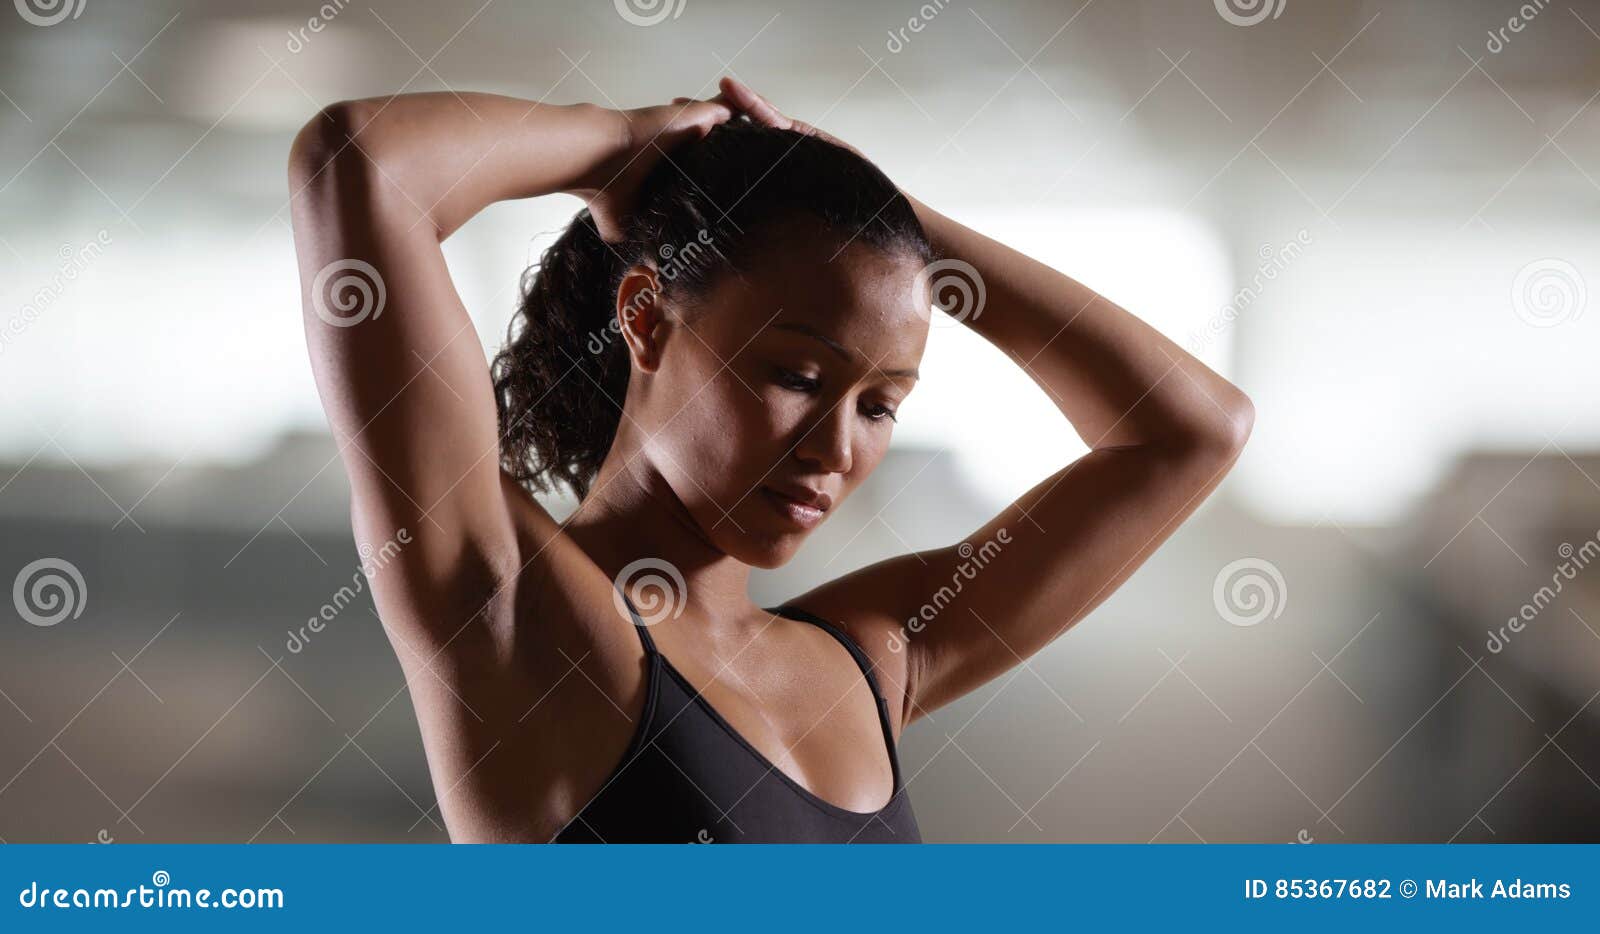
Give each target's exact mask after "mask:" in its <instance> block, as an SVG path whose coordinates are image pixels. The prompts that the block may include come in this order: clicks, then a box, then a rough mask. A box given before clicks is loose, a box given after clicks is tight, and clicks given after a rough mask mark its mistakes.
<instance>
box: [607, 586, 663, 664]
mask: <svg viewBox="0 0 1600 934" xmlns="http://www.w3.org/2000/svg"><path fill="white" fill-rule="evenodd" d="M617 594H618V595H619V596H621V597H622V602H623V603H626V604H627V606H628V615H629V616H632V617H633V631H634V632H636V633H638V634H639V641H640V642H642V643H644V654H645V655H646V656H648V657H652V658H654V657H656V656H659V655H660V654H661V653H660V652H657V651H656V640H654V639H652V638H650V624H649V623H646V622H645V621H644V620H643V619H641V618H640V617H639V611H638V610H637V609H636V608H635V607H634V605H633V601H632V600H629V599H628V595H627V594H625V593H623V592H622V591H621V590H620V589H619V590H618V591H617Z"/></svg>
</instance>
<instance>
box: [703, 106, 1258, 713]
mask: <svg viewBox="0 0 1600 934" xmlns="http://www.w3.org/2000/svg"><path fill="white" fill-rule="evenodd" d="M722 90H723V98H724V99H726V100H728V101H729V102H731V103H733V104H734V105H735V106H736V107H738V108H739V109H741V110H743V111H745V112H746V113H749V114H750V115H751V116H752V118H754V119H758V120H762V121H763V122H767V123H772V124H774V125H778V126H786V127H793V128H796V129H800V130H802V131H805V132H820V131H817V130H815V128H813V127H811V126H809V125H807V124H804V123H800V122H799V121H795V120H792V119H791V118H788V117H785V116H783V115H782V114H781V113H779V112H778V111H777V110H776V109H774V108H773V107H772V106H771V105H770V104H768V103H767V102H766V101H765V100H764V99H762V98H760V97H759V96H758V95H756V94H755V93H754V92H753V91H750V89H749V88H747V87H745V86H744V85H741V84H739V83H737V82H732V81H727V80H725V81H724V83H723V86H722ZM823 135H824V136H826V134H823ZM835 142H837V141H836V140H835ZM841 145H843V144H841ZM910 200H911V203H912V206H913V207H914V208H915V209H916V212H917V216H918V217H919V218H920V219H921V221H922V224H923V227H924V228H925V229H926V230H927V233H928V236H929V239H930V240H931V241H932V243H933V246H934V249H935V251H936V252H937V253H938V254H939V255H941V256H943V257H947V258H951V259H957V260H960V261H962V262H965V263H968V264H970V265H971V266H972V267H973V268H974V269H975V270H976V271H977V274H978V276H979V277H980V278H981V280H982V283H983V288H984V291H985V292H986V304H985V306H984V307H983V309H982V311H981V313H978V314H969V315H967V316H965V317H964V318H963V323H964V324H965V325H966V326H967V327H970V328H972V329H973V330H974V331H976V332H977V333H979V334H981V335H982V336H983V337H984V338H985V339H987V340H988V341H990V342H991V343H993V344H994V345H995V346H997V347H999V348H1000V349H1001V350H1003V351H1005V352H1006V354H1007V355H1008V356H1009V357H1011V358H1012V359H1013V360H1014V361H1016V362H1017V363H1018V364H1019V365H1020V366H1021V367H1022V368H1023V370H1024V371H1025V372H1026V373H1027V374H1028V375H1029V377H1031V378H1032V379H1033V381H1034V382H1035V383H1037V384H1038V385H1039V386H1040V388H1042V389H1043V390H1044V391H1045V393H1046V394H1048V395H1049V396H1050V398H1051V400H1053V401H1054V402H1055V404H1056V407H1057V408H1059V409H1060V410H1061V414H1062V415H1064V416H1065V417H1066V422H1067V423H1068V424H1058V425H1056V426H1040V429H1039V430H1040V431H1050V430H1055V431H1066V430H1069V425H1070V430H1074V431H1076V432H1077V434H1078V436H1079V437H1080V438H1082V439H1083V440H1084V442H1085V443H1087V444H1088V445H1089V449H1090V450H1089V452H1088V453H1087V454H1085V455H1083V456H1082V457H1080V458H1078V459H1077V460H1076V461H1074V462H1072V463H1071V464H1068V465H1066V466H1065V467H1063V468H1062V469H1061V470H1059V471H1057V472H1056V473H1054V474H1052V475H1051V476H1050V477H1048V478H1046V479H1045V480H1044V481H1042V482H1041V483H1039V484H1038V485H1037V486H1035V487H1034V488H1033V489H1031V490H1029V491H1028V492H1027V493H1025V494H1024V495H1023V496H1022V497H1021V498H1019V499H1018V500H1017V501H1016V502H1014V503H1012V504H1011V505H1010V506H1008V507H1007V508H1006V509H1004V510H1003V511H1001V513H1000V514H999V515H997V516H995V517H994V518H993V519H991V520H990V521H989V522H987V523H985V524H984V525H983V526H982V527H981V528H979V529H978V530H977V531H975V532H973V533H972V534H971V535H970V536H968V537H967V538H966V539H965V541H963V542H962V543H960V544H957V545H952V546H949V547H945V548H938V549H933V550H930V551H922V552H916V553H913V554H907V555H901V556H899V557H895V558H890V559H888V560H885V561H881V562H878V563H877V564H874V565H871V566H869V567H866V568H862V569H861V570H858V571H854V572H852V573H850V574H848V575H845V576H844V577H841V578H839V579H838V580H835V581H831V582H829V583H827V584H824V585H822V586H821V587H818V588H816V589H815V590H813V591H811V592H809V593H807V594H805V595H804V596H802V597H799V598H796V599H795V600H794V601H792V602H793V603H794V604H795V605H797V606H802V607H804V608H806V609H808V610H810V611H812V612H814V613H817V614H818V615H821V616H824V617H831V618H834V619H838V620H840V621H841V623H842V624H843V625H845V626H846V627H847V628H848V629H850V631H851V634H852V635H853V636H854V637H855V638H856V640H857V641H858V642H860V643H861V644H862V647H863V648H864V649H865V650H866V651H867V653H868V654H869V656H871V657H872V659H873V661H874V663H875V665H876V666H877V667H878V669H879V671H880V672H881V673H882V674H883V675H884V676H885V677H884V678H883V680H885V681H887V682H890V683H892V684H894V685H895V686H896V687H897V688H898V689H899V691H900V692H903V698H902V704H903V706H902V709H901V711H900V717H899V724H898V725H899V726H900V727H902V728H903V727H904V726H905V725H906V724H908V723H910V722H911V721H913V720H915V719H917V718H918V717H920V716H923V715H925V714H927V713H928V712H930V711H932V710H934V709H935V708H937V707H940V706H942V705H943V704H946V703H949V702H950V701H952V700H955V699H956V698H958V697H960V696H962V695H963V694H966V693H967V692H969V691H971V690H973V689H974V688H977V687H978V686H980V685H982V684H983V683H985V682H987V681H989V680H990V679H992V678H994V677H996V676H998V675H1000V674H1002V673H1003V672H1005V671H1007V670H1008V669H1010V668H1012V667H1014V666H1015V665H1017V664H1019V663H1021V662H1022V661H1024V660H1026V659H1027V658H1028V657H1030V656H1032V655H1033V654H1034V653H1036V652H1038V651H1039V650H1040V649H1042V648H1044V647H1045V646H1046V645H1048V644H1049V643H1050V642H1051V641H1052V640H1053V639H1055V638H1056V637H1057V636H1059V635H1060V634H1061V633H1063V632H1065V631H1066V630H1067V628H1068V627H1070V626H1072V625H1073V624H1074V623H1076V622H1078V621H1079V620H1081V619H1082V618H1083V617H1084V616H1086V615H1087V614H1088V613H1089V612H1090V611H1091V610H1093V609H1094V608H1095V607H1096V606H1098V605H1099V604H1100V603H1101V602H1103V601H1104V600H1105V599H1106V598H1107V597H1108V596H1110V595H1111V593H1112V592H1113V591H1115V590H1116V589H1117V587H1118V586H1120V585H1121V584H1122V583H1123V582H1124V581H1125V580H1127V579H1128V577H1130V576H1131V575H1132V574H1133V572H1134V571H1135V570H1137V569H1138V568H1139V566H1140V565H1141V564H1143V563H1144V561H1145V560H1146V559H1147V558H1149V557H1150V555H1151V554H1152V553H1153V552H1154V551H1155V550H1156V549H1157V548H1158V547H1160V545H1161V543H1162V542H1164V541H1166V539H1167V538H1168V536H1170V535H1171V534H1172V533H1173V531H1174V530H1175V529H1177V527H1178V526H1179V525H1180V524H1181V523H1182V522H1183V521H1184V520H1185V519H1186V518H1188V517H1189V515H1190V514H1191V513H1193V512H1194V511H1195V509H1196V508H1198V507H1199V505H1200V503H1202V502H1203V501H1204V500H1205V498H1206V496H1207V495H1208V494H1209V493H1210V492H1211V491H1212V490H1213V489H1215V488H1216V486H1217V485H1218V484H1219V483H1220V482H1221V481H1222V478H1223V475H1224V474H1226V473H1227V472H1228V468H1229V467H1231V466H1232V465H1233V463H1234V461H1235V460H1237V459H1238V457H1239V453H1240V451H1241V450H1242V449H1243V447H1244V444H1245V441H1246V439H1247V438H1248V437H1249V435H1250V429H1251V426H1252V423H1253V421H1254V408H1253V407H1252V405H1251V403H1250V400H1249V399H1248V398H1247V397H1246V396H1245V394H1244V393H1243V392H1241V391H1240V390H1239V389H1238V387H1236V386H1234V385H1233V384H1231V383H1229V382H1228V381H1227V380H1225V379H1223V378H1222V377H1221V376H1219V375H1217V374H1216V373H1215V372H1213V371H1212V370H1210V369H1209V368H1207V367H1206V366H1205V364H1203V363H1201V362H1200V361H1199V360H1197V359H1195V358H1194V357H1193V356H1192V355H1190V354H1189V353H1187V352H1185V351H1184V350H1183V349H1182V348H1181V347H1179V346H1178V345H1177V344H1175V343H1173V342H1172V341H1170V340H1168V339H1167V338H1166V337H1164V336H1162V335H1161V333H1160V332H1158V331H1157V330H1156V329H1155V328H1152V327H1150V326H1149V325H1148V324H1145V323H1144V322H1143V321H1141V320H1139V319H1138V318H1137V317H1135V316H1133V315H1132V314H1130V313H1128V312H1127V311H1125V310H1123V309H1122V308H1120V307H1118V306H1117V305H1116V304H1115V303H1113V302H1111V301H1109V300H1108V299H1106V298H1105V297H1104V296H1102V295H1099V294H1097V293H1096V292H1094V291H1093V290H1092V289H1089V288H1088V287H1086V286H1084V285H1083V284H1081V283H1079V282H1076V281H1074V280H1073V279H1071V278H1068V277H1067V276H1065V275H1062V274H1061V273H1059V272H1057V271H1056V270H1054V269H1051V268H1050V267H1048V266H1046V265H1044V264H1043V263H1040V262H1037V261H1035V260H1033V259H1030V258H1028V257H1027V256H1024V255H1022V254H1021V253H1018V252H1017V251H1015V250H1012V249H1010V248H1009V247H1007V246H1005V245H1004V244H1001V243H998V242H996V241H995V240H992V239H990V238H988V237H986V236H984V235H982V234H980V233H978V232H976V231H974V230H971V229H969V228H967V227H965V226H963V225H961V224H959V223H957V222H955V221H953V220H951V219H950V218H948V217H945V216H944V215H942V214H940V213H938V212H937V211H934V210H932V209H931V208H928V207H927V206H926V205H923V204H921V203H919V202H917V201H916V200H915V199H910ZM1152 274H1158V273H1157V272H1156V271H1154V270H1153V271H1152ZM936 297H937V296H936ZM1027 441H1028V439H1026V438H1024V439H1019V442H1020V443H1027ZM930 617H931V618H930Z"/></svg>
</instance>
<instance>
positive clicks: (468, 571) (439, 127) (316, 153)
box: [289, 93, 721, 638]
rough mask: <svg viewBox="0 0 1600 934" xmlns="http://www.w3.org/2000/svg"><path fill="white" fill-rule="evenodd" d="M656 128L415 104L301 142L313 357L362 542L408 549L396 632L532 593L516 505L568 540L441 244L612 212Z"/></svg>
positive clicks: (296, 203) (397, 567) (470, 101)
mask: <svg viewBox="0 0 1600 934" xmlns="http://www.w3.org/2000/svg"><path fill="white" fill-rule="evenodd" d="M710 109H712V108H706V109H703V110H702V111H700V113H701V114H704V113H707V112H709V110H710ZM714 109H717V110H721V108H714ZM652 110H653V109H652ZM641 113H648V111H645V112H641V111H630V112H626V113H625V112H619V111H612V110H606V109H603V108H600V107H596V106H594V105H589V104H578V105H571V106H557V105H549V104H534V103H532V102H529V101H523V100H517V99H514V98H509V97H501V96H497V95H488V94H464V95H455V94H449V93H428V94H409V95H402V96H399V97H392V98H382V99H371V100H359V101H350V102H344V103H339V104H334V105H331V106H329V107H327V108H325V109H324V110H322V111H321V112H320V113H318V114H317V115H316V117H314V118H313V119H312V120H311V122H309V123H307V124H306V126H305V128H304V129H302V130H301V131H300V133H299V135H298V136H297V137H296V138H295V141H294V145H293V147H292V149H291V152H290V157H289V184H290V190H291V192H292V196H291V216H292V220H293V226H294V240H295V250H296V253H297V254H298V259H299V267H300V279H301V288H302V295H301V297H302V302H303V305H304V325H305V332H306V342H307V344H308V346H309V350H310V354H311V363H312V368H313V370H314V372H315V376H316V382H317V388H318V391H319V392H320V394H321V397H322V402H323V406H324V408H325V410H326V412H327V416H328V421H329V424H330V426H331V427H332V429H333V433H334V437H335V440H336V441H337V443H338V445H339V450H340V455H341V457H342V458H343V461H344V466H345V469H346V471H347V473H348V474H349V477H350V485H351V497H352V502H351V519H352V523H353V525H354V528H355V533H356V539H357V541H358V542H361V543H362V544H363V545H370V547H371V548H373V549H374V550H377V551H384V548H385V544H386V543H388V542H396V543H397V544H398V548H399V550H398V552H394V553H393V556H392V559H391V560H388V561H387V562H386V563H385V565H384V571H383V573H382V580H381V582H379V581H375V584H377V586H375V588H374V589H375V591H376V592H377V595H378V597H379V600H380V607H381V608H383V609H384V611H385V614H384V615H385V621H386V622H389V623H391V624H392V623H393V621H394V617H401V618H411V619H414V620H417V622H416V623H415V624H414V625H415V627H418V628H419V632H418V634H420V635H423V636H436V635H438V634H439V633H437V632H432V631H429V630H428V627H429V626H430V625H431V624H430V623H429V622H428V621H429V620H432V619H438V620H440V621H441V622H440V625H447V626H450V627H451V628H452V629H453V628H455V627H458V626H459V625H461V624H462V622H463V615H471V614H472V613H475V612H477V609H475V608H474V609H468V610H466V612H465V614H463V612H461V610H462V607H463V606H465V605H466V604H468V603H470V602H472V600H473V599H474V598H476V599H477V600H478V601H479V603H480V604H481V601H482V600H484V599H487V598H489V597H491V596H492V595H494V594H497V593H499V592H500V591H501V590H502V589H503V588H504V585H506V584H508V583H509V582H510V581H511V580H512V579H514V578H515V576H516V575H517V574H518V572H519V571H520V570H521V568H522V567H523V566H524V565H525V563H526V562H527V561H528V560H529V558H530V556H528V555H523V554H521V551H522V550H526V549H523V548H519V546H518V540H519V536H518V529H517V525H516V522H515V521H514V515H513V509H512V507H511V499H512V498H516V499H518V500H519V502H518V504H517V508H516V512H515V514H516V515H521V516H524V517H526V516H529V515H533V516H535V517H536V521H537V522H538V523H539V524H540V525H543V526H546V527H547V529H546V531H547V532H548V534H553V532H554V524H553V523H552V522H551V521H550V519H549V517H548V516H547V515H546V514H544V512H543V511H542V510H541V509H539V507H538V506H537V504H535V503H534V501H533V500H532V498H531V497H529V496H527V495H526V494H525V493H523V492H522V490H521V489H520V488H518V487H517V485H516V484H515V483H514V482H512V481H511V480H510V479H509V477H506V476H505V475H504V474H503V472H502V470H501V468H500V447H499V435H498V430H497V426H496V414H495V401H494V395H493V389H492V386H491V381H490V376H489V368H488V363H487V361H486V359H485V356H484V352H483V349H482V345H481V344H480V342H479V339H478V335H477V333H476V332H475V330H474V328H473V326H472V322H471V320H470V318H469V317H468V315H467V311H466V309H465V308H464V307H463V305H462V303H461V299H460V297H459V296H458V295H457V293H456V290H455V288H454V286H453V284H452V283H451V280H450V276H449V272H448V270H447V268H446V266H445V262H444V257H443V254H442V252H441V251H440V245H439V244H440V241H442V240H443V239H444V238H445V237H447V236H449V235H450V234H451V233H452V232H454V231H455V230H456V229H458V228H459V227H460V226H461V225H462V224H464V223H466V222H467V220H468V219H470V218H471V217H472V216H473V215H474V214H476V213H477V212H478V211H480V210H482V209H483V208H484V207H485V206H487V205H489V204H490V203H492V202H495V201H499V200H503V199H510V198H525V197H531V196H535V195H541V194H548V193H553V192H569V193H573V194H577V195H579V196H582V197H585V198H587V199H589V200H591V203H592V206H593V207H595V208H597V209H599V208H602V207H604V206H605V204H606V203H607V202H606V199H607V198H617V197H619V196H620V195H621V194H622V193H624V192H625V191H626V190H627V186H628V184H629V183H630V182H631V180H632V179H631V177H632V176H636V174H637V171H636V169H635V163H643V162H646V161H648V160H643V159H637V158H634V156H633V154H634V153H637V152H639V151H640V149H639V147H640V146H641V145H643V144H642V142H640V140H641V132H642V131H650V132H651V134H652V135H649V136H645V137H644V138H645V139H653V138H654V135H653V134H654V133H657V132H660V131H661V129H667V128H668V127H666V126H665V125H663V126H661V127H659V128H658V127H656V126H654V125H652V121H650V120H647V119H646V120H641V119H640V117H639V115H640V114H641ZM655 122H656V123H660V121H655ZM672 129H677V128H676V127H673V128H672ZM706 129H709V125H708V126H707V127H706ZM619 175H620V176H621V177H620V178H619V177H618V176H619ZM613 180H615V182H614V184H612V185H610V186H609V190H608V194H606V195H605V196H603V197H601V198H599V199H598V200H597V199H596V196H597V195H598V194H599V192H600V189H602V188H604V187H607V184H608V182H612V181H613ZM597 213H599V214H600V215H601V216H602V217H606V218H609V217H611V216H612V214H611V213H609V212H607V211H604V210H600V211H597ZM508 274H510V273H509V272H508ZM402 530H404V532H402ZM537 537H539V538H541V539H542V538H544V537H546V536H545V535H543V534H541V535H539V536H537ZM391 552H392V549H391ZM391 611H403V612H391ZM452 635H453V634H452V633H451V632H444V633H443V636H444V637H446V638H449V637H451V636H452Z"/></svg>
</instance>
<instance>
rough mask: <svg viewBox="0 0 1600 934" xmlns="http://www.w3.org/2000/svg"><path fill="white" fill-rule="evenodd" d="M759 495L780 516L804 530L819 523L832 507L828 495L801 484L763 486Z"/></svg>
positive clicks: (830, 498)
mask: <svg viewBox="0 0 1600 934" xmlns="http://www.w3.org/2000/svg"><path fill="white" fill-rule="evenodd" d="M761 493H762V495H763V496H764V497H765V498H766V499H767V501H768V502H770V503H772V505H773V506H774V507H775V508H776V509H777V511H778V513H779V514H780V515H782V516H783V517H784V518H786V519H788V520H789V521H790V522H792V523H794V524H795V525H798V526H800V527H801V528H806V529H809V528H814V527H815V526H816V525H817V524H818V523H820V522H821V521H822V518H823V516H824V515H825V514H826V513H827V511H828V509H829V507H831V506H832V505H833V498H832V497H831V496H829V495H828V494H826V493H823V492H821V491H820V490H813V489H811V488H810V487H808V486H804V485H801V484H792V483H778V484H771V485H769V486H763V487H762V488H761Z"/></svg>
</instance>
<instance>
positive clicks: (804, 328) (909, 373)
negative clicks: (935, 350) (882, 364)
mask: <svg viewBox="0 0 1600 934" xmlns="http://www.w3.org/2000/svg"><path fill="white" fill-rule="evenodd" d="M772 329H773V330H775V331H791V332H793V333H795V334H803V335H805V336H806V337H809V338H811V339H812V340H816V341H820V342H822V343H823V344H825V345H827V347H828V349H829V350H832V351H833V352H834V353H836V354H838V355H839V356H840V358H842V359H843V360H845V361H846V362H850V361H853V360H854V359H855V354H853V353H851V352H850V348H848V347H846V346H845V345H843V344H841V343H839V342H838V341H836V340H834V339H833V338H831V337H829V336H828V335H826V334H824V333H822V332H821V331H819V330H817V329H816V328H814V327H811V326H810V325H807V324H801V323H800V322H798V321H793V322H786V323H784V324H774V325H773V326H772ZM874 369H877V368H876V367H874ZM878 372H880V373H882V374H883V375H884V376H887V377H889V378H890V379H899V378H910V379H919V378H920V374H918V372H917V368H916V367H910V368H908V369H903V370H878Z"/></svg>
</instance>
